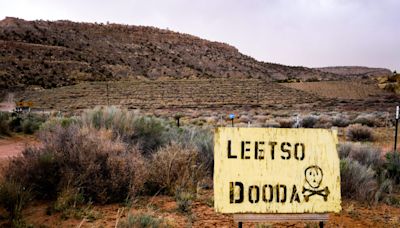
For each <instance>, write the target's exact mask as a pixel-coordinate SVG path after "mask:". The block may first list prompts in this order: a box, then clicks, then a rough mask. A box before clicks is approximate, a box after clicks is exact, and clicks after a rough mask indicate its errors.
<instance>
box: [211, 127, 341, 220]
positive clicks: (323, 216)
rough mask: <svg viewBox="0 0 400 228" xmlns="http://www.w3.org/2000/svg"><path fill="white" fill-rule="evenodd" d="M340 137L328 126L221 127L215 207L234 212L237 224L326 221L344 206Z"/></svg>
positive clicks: (216, 140) (217, 136)
mask: <svg viewBox="0 0 400 228" xmlns="http://www.w3.org/2000/svg"><path fill="white" fill-rule="evenodd" d="M337 142H338V139H337V133H336V131H332V130H326V129H279V128H217V129H216V130H215V137H214V146H215V148H214V151H215V153H214V156H215V157H214V161H215V165H214V202H215V205H214V207H215V210H216V211H217V212H221V213H233V214H234V216H233V217H234V219H235V221H237V222H238V224H239V227H240V226H241V225H242V222H249V221H253V222H261V221H299V220H301V221H318V222H321V221H327V220H328V214H327V213H328V212H339V211H340V210H341V206H340V202H341V198H340V171H339V164H340V161H339V157H338V154H337V151H336V144H337ZM321 224H323V223H320V225H321Z"/></svg>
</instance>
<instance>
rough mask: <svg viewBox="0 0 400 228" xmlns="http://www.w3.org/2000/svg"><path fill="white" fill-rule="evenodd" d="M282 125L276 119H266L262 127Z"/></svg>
mask: <svg viewBox="0 0 400 228" xmlns="http://www.w3.org/2000/svg"><path fill="white" fill-rule="evenodd" d="M280 126H281V125H280V124H279V123H278V122H275V121H266V122H265V123H264V124H262V127H269V128H279V127H280Z"/></svg>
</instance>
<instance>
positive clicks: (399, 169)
mask: <svg viewBox="0 0 400 228" xmlns="http://www.w3.org/2000/svg"><path fill="white" fill-rule="evenodd" d="M385 158H386V162H385V167H386V170H387V172H388V176H389V177H390V178H391V179H393V180H394V181H395V183H396V184H400V152H396V153H393V152H389V153H387V154H386V156H385Z"/></svg>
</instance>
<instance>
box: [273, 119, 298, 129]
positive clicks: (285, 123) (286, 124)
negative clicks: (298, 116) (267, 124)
mask: <svg viewBox="0 0 400 228" xmlns="http://www.w3.org/2000/svg"><path fill="white" fill-rule="evenodd" d="M277 121H278V123H279V126H280V127H281V128H292V127H293V125H294V124H295V121H294V120H292V119H278V120H277Z"/></svg>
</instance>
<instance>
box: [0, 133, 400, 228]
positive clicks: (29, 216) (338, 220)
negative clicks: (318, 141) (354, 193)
mask: <svg viewBox="0 0 400 228" xmlns="http://www.w3.org/2000/svg"><path fill="white" fill-rule="evenodd" d="M381 131H382V130H381ZM382 134H383V133H382ZM27 143H35V139H34V138H33V137H26V136H24V137H23V136H16V137H15V136H14V137H13V138H3V139H0V165H2V166H3V167H4V166H5V165H4V164H5V163H6V162H7V160H9V158H10V157H12V156H16V155H19V154H20V153H21V152H22V150H23V148H24V146H25V145H26V144H27ZM212 194H213V193H212V190H205V191H203V192H200V193H199V194H198V197H197V199H196V200H195V201H194V202H193V204H192V210H191V213H182V212H179V211H178V206H177V204H176V202H175V199H174V198H173V197H170V196H155V197H141V198H139V199H137V200H136V201H135V202H134V203H133V204H132V206H131V207H130V208H128V207H126V206H124V205H120V204H109V205H92V206H90V207H87V206H85V207H86V211H89V212H90V213H88V214H90V215H91V216H86V217H85V216H80V217H78V218H77V217H74V216H72V217H70V218H68V219H66V218H65V217H63V216H62V214H61V213H55V214H52V215H47V214H46V211H47V208H48V207H49V206H50V203H48V202H33V203H32V204H31V205H30V206H29V207H28V208H27V209H26V210H25V211H24V218H25V219H26V221H27V223H28V224H33V225H35V226H40V225H43V224H45V225H46V226H48V227H78V226H79V225H81V227H114V226H115V223H116V221H117V219H119V221H121V220H124V219H125V218H126V217H127V215H128V214H129V213H132V214H140V213H146V214H151V215H153V216H155V217H159V218H163V219H165V220H167V221H168V223H169V224H171V225H172V226H173V227H188V226H192V227H236V226H237V224H236V223H235V222H234V221H233V217H232V216H231V215H224V214H219V213H216V212H214V209H213V207H212V202H213V201H212ZM342 209H343V210H342V212H341V213H339V214H333V213H332V214H330V217H329V221H328V222H327V223H326V227H399V226H400V208H398V207H392V206H388V205H386V204H383V203H379V204H374V205H367V204H361V203H359V202H356V201H349V200H344V201H343V202H342ZM121 211H122V213H121ZM258 225H261V224H254V223H245V224H244V227H269V226H272V227H316V226H317V223H310V222H309V223H305V222H297V223H264V225H265V226H258Z"/></svg>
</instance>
